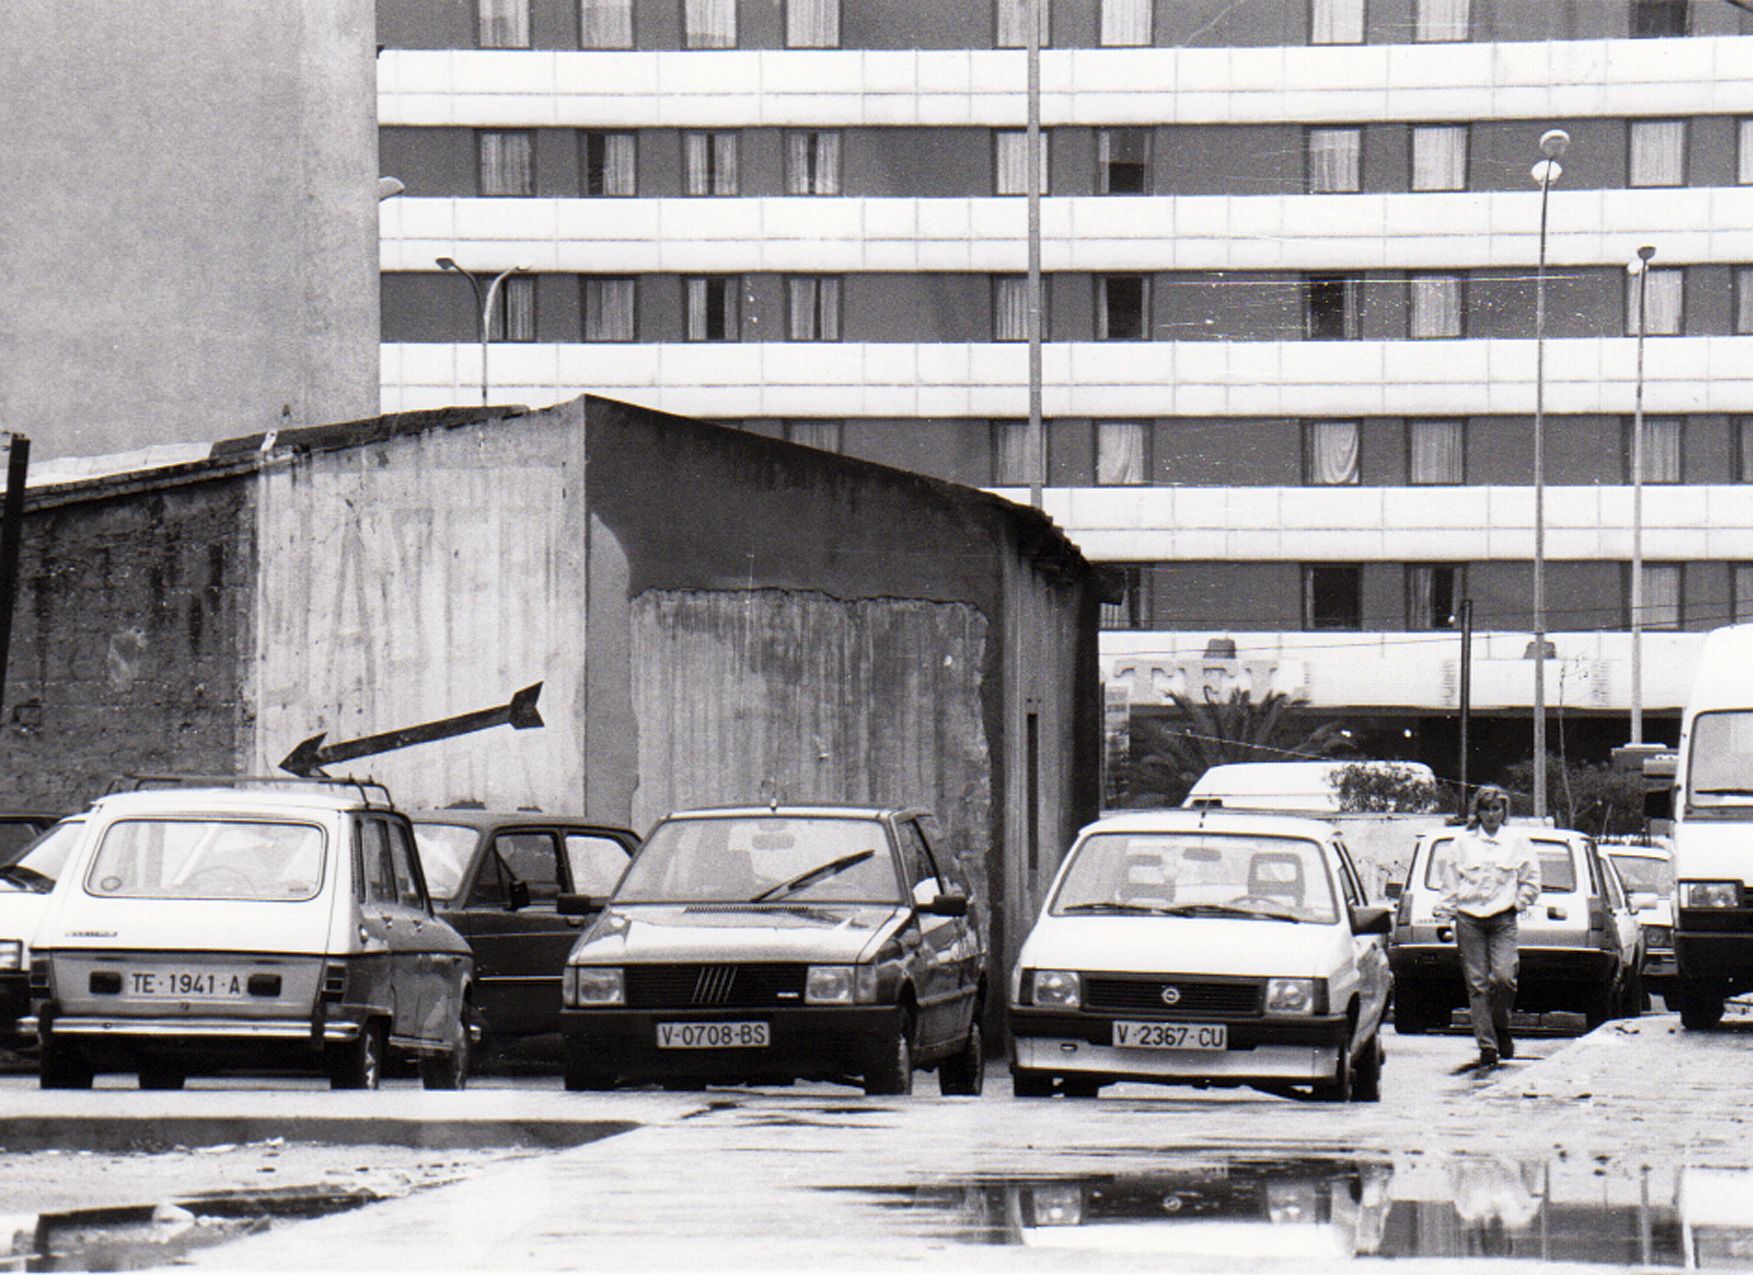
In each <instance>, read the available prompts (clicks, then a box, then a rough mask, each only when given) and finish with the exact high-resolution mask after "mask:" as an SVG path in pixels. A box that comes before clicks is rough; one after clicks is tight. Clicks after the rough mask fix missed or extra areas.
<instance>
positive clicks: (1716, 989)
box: [1674, 978, 1724, 1031]
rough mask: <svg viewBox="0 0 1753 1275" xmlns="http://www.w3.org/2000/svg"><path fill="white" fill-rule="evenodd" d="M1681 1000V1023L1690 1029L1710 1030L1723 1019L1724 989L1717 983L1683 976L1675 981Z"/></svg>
mask: <svg viewBox="0 0 1753 1275" xmlns="http://www.w3.org/2000/svg"><path fill="white" fill-rule="evenodd" d="M1674 991H1675V993H1676V995H1677V998H1678V999H1679V1001H1680V1025H1681V1026H1683V1027H1685V1028H1686V1029H1687V1030H1689V1031H1709V1030H1710V1029H1711V1028H1712V1027H1715V1026H1716V1025H1717V1024H1718V1023H1720V1022H1722V1021H1723V1000H1724V996H1723V991H1722V988H1721V987H1720V986H1718V985H1717V984H1715V983H1708V982H1705V981H1703V980H1702V979H1695V978H1682V979H1679V980H1678V981H1676V982H1675V983H1674Z"/></svg>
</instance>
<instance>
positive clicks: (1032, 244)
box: [1023, 0, 1047, 509]
mask: <svg viewBox="0 0 1753 1275" xmlns="http://www.w3.org/2000/svg"><path fill="white" fill-rule="evenodd" d="M1045 2H1046V0H1027V3H1026V4H1024V6H1023V21H1024V22H1026V23H1027V24H1028V28H1029V34H1028V43H1027V45H1026V48H1027V50H1028V89H1029V93H1028V99H1029V100H1028V130H1027V134H1026V138H1025V140H1026V142H1027V147H1026V152H1025V155H1024V162H1025V163H1026V164H1027V166H1028V170H1029V171H1028V177H1027V181H1028V186H1027V190H1028V192H1029V207H1028V216H1029V259H1028V271H1029V273H1028V280H1027V285H1026V286H1027V289H1028V293H1027V304H1028V311H1029V313H1028V338H1029V504H1030V505H1031V506H1032V507H1034V508H1036V509H1039V508H1041V502H1042V489H1043V488H1045V487H1046V485H1047V426H1046V422H1045V421H1044V420H1043V419H1042V405H1041V340H1042V333H1041V6H1042V5H1043V4H1044V3H1045Z"/></svg>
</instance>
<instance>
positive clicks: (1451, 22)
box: [1412, 0, 1470, 43]
mask: <svg viewBox="0 0 1753 1275" xmlns="http://www.w3.org/2000/svg"><path fill="white" fill-rule="evenodd" d="M1469 7H1470V4H1469V0H1418V22H1417V26H1416V27H1415V28H1414V29H1413V33H1412V38H1413V39H1414V40H1417V41H1419V42H1421V43H1436V42H1438V41H1442V40H1465V39H1466V38H1467V35H1468V30H1467V19H1468V9H1469Z"/></svg>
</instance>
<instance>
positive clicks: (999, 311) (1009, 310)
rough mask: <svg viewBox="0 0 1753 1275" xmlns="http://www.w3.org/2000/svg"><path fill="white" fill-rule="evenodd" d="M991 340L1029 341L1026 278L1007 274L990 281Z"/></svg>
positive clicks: (1027, 283)
mask: <svg viewBox="0 0 1753 1275" xmlns="http://www.w3.org/2000/svg"><path fill="white" fill-rule="evenodd" d="M992 339H993V340H994V341H1027V340H1028V339H1029V280H1028V276H1026V275H1020V274H1014V275H1012V274H1007V275H997V276H994V278H993V280H992Z"/></svg>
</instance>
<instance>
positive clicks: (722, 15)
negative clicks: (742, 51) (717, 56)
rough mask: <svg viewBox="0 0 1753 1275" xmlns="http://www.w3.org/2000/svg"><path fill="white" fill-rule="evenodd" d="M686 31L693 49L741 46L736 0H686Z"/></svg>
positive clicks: (684, 18) (684, 13)
mask: <svg viewBox="0 0 1753 1275" xmlns="http://www.w3.org/2000/svg"><path fill="white" fill-rule="evenodd" d="M682 24H683V27H684V31H683V35H684V39H685V42H686V44H687V46H688V47H689V48H690V49H734V48H736V46H737V6H736V0H684V4H683V7H682Z"/></svg>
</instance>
